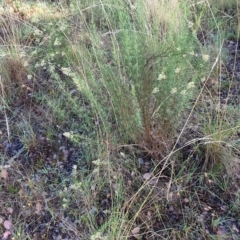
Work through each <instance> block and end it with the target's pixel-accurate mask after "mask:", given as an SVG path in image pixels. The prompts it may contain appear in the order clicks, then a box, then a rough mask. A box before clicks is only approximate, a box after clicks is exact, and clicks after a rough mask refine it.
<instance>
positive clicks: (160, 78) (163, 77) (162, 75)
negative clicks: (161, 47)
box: [158, 72, 166, 81]
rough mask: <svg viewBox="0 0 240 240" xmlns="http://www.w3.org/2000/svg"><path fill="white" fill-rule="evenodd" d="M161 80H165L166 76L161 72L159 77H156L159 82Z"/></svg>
mask: <svg viewBox="0 0 240 240" xmlns="http://www.w3.org/2000/svg"><path fill="white" fill-rule="evenodd" d="M162 79H166V75H165V74H164V73H163V72H161V73H160V74H159V75H158V80H159V81H161V80H162Z"/></svg>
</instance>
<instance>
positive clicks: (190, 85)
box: [187, 82, 195, 89]
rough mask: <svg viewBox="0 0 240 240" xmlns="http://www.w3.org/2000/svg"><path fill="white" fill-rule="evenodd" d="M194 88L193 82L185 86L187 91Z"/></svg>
mask: <svg viewBox="0 0 240 240" xmlns="http://www.w3.org/2000/svg"><path fill="white" fill-rule="evenodd" d="M194 87H195V85H194V82H190V83H188V85H187V89H191V88H194Z"/></svg>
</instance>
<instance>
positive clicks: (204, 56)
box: [202, 54, 209, 62]
mask: <svg viewBox="0 0 240 240" xmlns="http://www.w3.org/2000/svg"><path fill="white" fill-rule="evenodd" d="M202 60H203V61H204V62H207V61H208V60H209V55H206V54H203V55H202Z"/></svg>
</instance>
